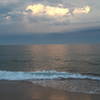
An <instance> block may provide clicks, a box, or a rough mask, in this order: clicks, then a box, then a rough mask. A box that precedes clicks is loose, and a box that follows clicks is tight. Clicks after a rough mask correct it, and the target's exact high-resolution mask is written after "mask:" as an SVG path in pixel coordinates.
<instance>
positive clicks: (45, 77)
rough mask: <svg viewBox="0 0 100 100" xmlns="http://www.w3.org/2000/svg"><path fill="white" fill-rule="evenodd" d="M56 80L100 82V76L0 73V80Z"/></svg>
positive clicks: (42, 72)
mask: <svg viewBox="0 0 100 100" xmlns="http://www.w3.org/2000/svg"><path fill="white" fill-rule="evenodd" d="M54 79H59V80H60V79H90V80H100V76H95V75H82V74H79V73H70V72H58V71H55V70H49V71H45V70H44V71H35V72H21V71H20V72H14V71H0V80H54Z"/></svg>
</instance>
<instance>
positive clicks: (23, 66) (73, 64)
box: [0, 45, 100, 75]
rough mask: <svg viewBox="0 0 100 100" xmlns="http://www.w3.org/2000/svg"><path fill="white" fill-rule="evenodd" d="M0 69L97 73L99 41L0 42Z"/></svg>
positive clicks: (98, 66)
mask: <svg viewBox="0 0 100 100" xmlns="http://www.w3.org/2000/svg"><path fill="white" fill-rule="evenodd" d="M0 70H9V71H40V70H57V71H64V72H65V71H67V72H75V73H76V72H78V73H91V74H98V75H100V45H31V46H0Z"/></svg>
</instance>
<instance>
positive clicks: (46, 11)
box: [26, 4, 69, 17]
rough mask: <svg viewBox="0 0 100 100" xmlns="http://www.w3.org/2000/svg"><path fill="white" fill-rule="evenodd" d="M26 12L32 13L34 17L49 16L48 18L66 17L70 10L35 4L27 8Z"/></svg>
mask: <svg viewBox="0 0 100 100" xmlns="http://www.w3.org/2000/svg"><path fill="white" fill-rule="evenodd" d="M26 10H30V11H32V14H33V15H47V16H52V17H56V16H65V15H67V14H68V13H69V9H68V8H62V7H54V6H45V5H43V4H34V5H29V6H27V8H26Z"/></svg>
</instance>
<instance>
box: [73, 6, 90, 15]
mask: <svg viewBox="0 0 100 100" xmlns="http://www.w3.org/2000/svg"><path fill="white" fill-rule="evenodd" d="M90 11H91V7H90V6H85V7H83V8H75V9H74V10H73V12H72V13H73V14H88V13H89V12H90Z"/></svg>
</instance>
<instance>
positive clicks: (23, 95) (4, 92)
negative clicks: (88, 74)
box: [0, 81, 100, 100]
mask: <svg viewBox="0 0 100 100" xmlns="http://www.w3.org/2000/svg"><path fill="white" fill-rule="evenodd" d="M0 100H100V94H84V93H77V92H75V93H74V92H67V91H63V90H59V89H53V88H49V87H42V86H39V85H36V84H32V83H31V82H26V81H0Z"/></svg>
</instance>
